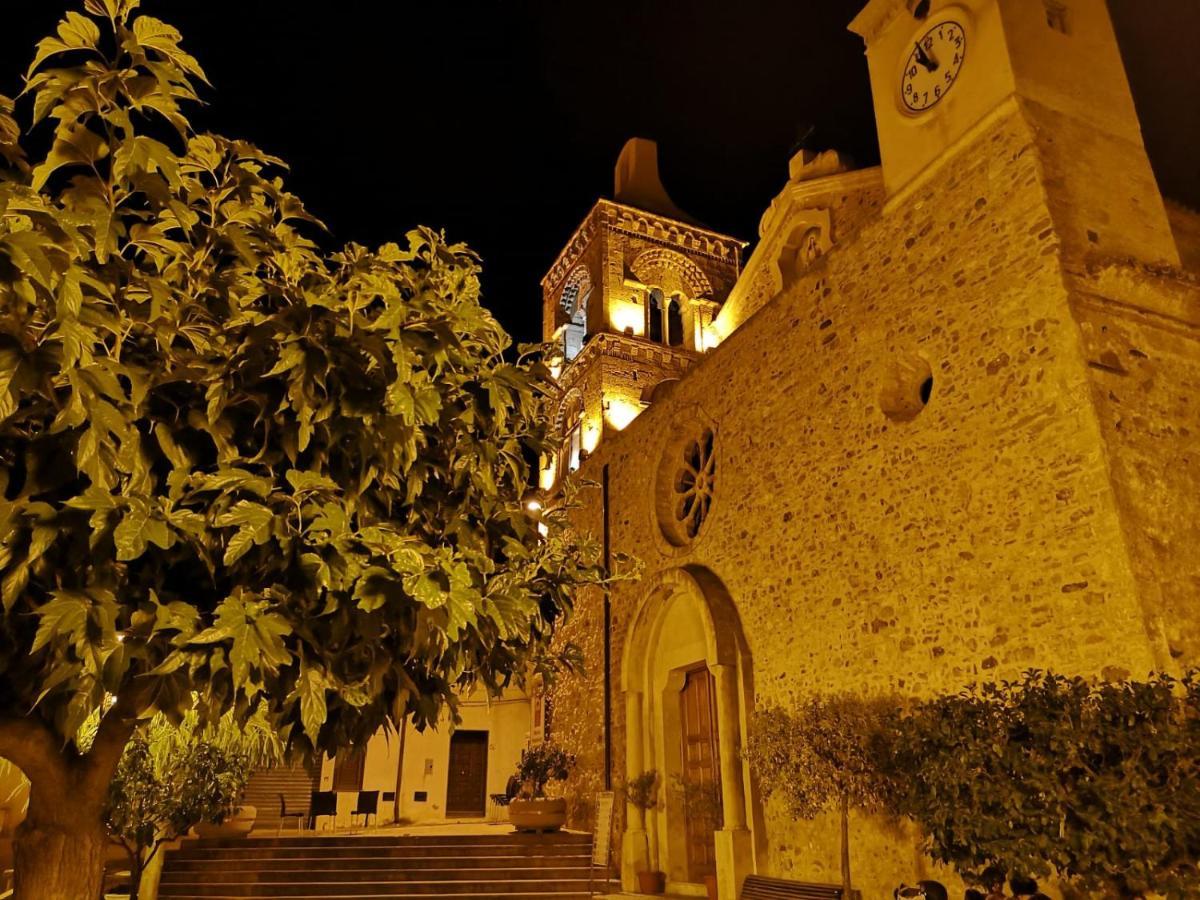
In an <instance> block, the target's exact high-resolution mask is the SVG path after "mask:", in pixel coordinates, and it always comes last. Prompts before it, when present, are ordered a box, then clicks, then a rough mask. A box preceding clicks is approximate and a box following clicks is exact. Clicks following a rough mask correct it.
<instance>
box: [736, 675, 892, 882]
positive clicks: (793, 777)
mask: <svg viewBox="0 0 1200 900" xmlns="http://www.w3.org/2000/svg"><path fill="white" fill-rule="evenodd" d="M895 710H896V702H895V701H894V700H888V699H878V700H874V699H862V698H858V697H850V696H838V695H834V696H827V697H814V698H812V699H811V700H810V701H808V702H807V703H806V704H804V705H803V706H800V707H799V708H798V709H797V710H796V711H795V712H789V711H787V710H783V709H779V708H767V709H762V710H758V711H756V712H755V713H754V717H753V719H752V721H751V727H750V733H749V735H748V737H749V741H748V742H747V747H746V757H747V759H748V760H749V762H750V767H751V769H752V770H753V772H754V775H755V777H756V778H757V780H758V784H759V788H760V789H761V791H762V793H763V796H765V797H770V796H771V795H772V794H778V795H779V796H780V797H781V798H782V799H783V800H784V802H785V803H786V806H787V810H788V812H789V813H790V814H791V815H793V816H795V817H796V818H797V819H814V818H816V817H817V816H818V815H820V814H821V813H823V812H827V811H829V810H831V809H832V810H836V811H837V812H838V813H839V819H840V824H841V829H840V830H841V841H840V843H841V854H840V855H841V870H842V890H843V896H845V897H850V896H853V894H852V893H851V883H850V809H851V808H855V809H861V810H864V811H867V812H874V811H879V810H882V809H884V808H886V804H887V800H888V796H889V794H888V791H889V785H888V781H887V778H886V777H885V775H884V773H883V769H882V767H881V765H880V762H881V759H882V757H883V754H884V751H883V738H882V735H883V732H884V723H885V722H886V721H888V719H889V716H892V715H893V714H894V713H895Z"/></svg>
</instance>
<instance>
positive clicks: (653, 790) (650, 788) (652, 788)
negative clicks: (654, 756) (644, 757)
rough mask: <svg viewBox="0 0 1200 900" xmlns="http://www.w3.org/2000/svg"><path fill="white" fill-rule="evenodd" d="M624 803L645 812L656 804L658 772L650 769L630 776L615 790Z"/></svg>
mask: <svg viewBox="0 0 1200 900" xmlns="http://www.w3.org/2000/svg"><path fill="white" fill-rule="evenodd" d="M617 792H618V793H619V794H620V795H621V796H622V797H623V798H624V799H625V802H626V803H629V804H632V805H633V806H634V807H636V808H637V809H640V810H641V811H642V812H645V811H646V810H648V809H654V808H655V807H656V806H658V772H657V770H655V769H650V770H648V771H645V772H641V773H639V774H637V775H635V776H634V777H633V778H630V779H629V781H628V782H626V783H625V784H624V785H622V786H621V787H620V788H619V789H618V791H617Z"/></svg>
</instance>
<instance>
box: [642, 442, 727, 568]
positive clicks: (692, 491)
mask: <svg viewBox="0 0 1200 900" xmlns="http://www.w3.org/2000/svg"><path fill="white" fill-rule="evenodd" d="M715 449H716V435H715V433H714V432H713V429H711V428H707V427H700V428H698V429H696V430H694V431H693V432H692V433H691V434H689V435H687V436H686V437H684V438H682V439H676V440H673V441H670V442H668V444H667V447H666V449H665V450H664V451H663V457H662V461H661V462H660V463H659V468H658V497H657V508H658V524H659V527H660V528H661V529H662V533H663V536H664V537H665V538H666V539H667V540H668V541H669V542H670V543H671V544H673V545H674V546H676V547H683V546H685V545H687V544H689V543H691V542H692V541H694V540H695V539H696V536H697V535H698V534H700V530H701V529H702V528H703V527H704V521H705V519H707V518H708V513H709V510H710V509H711V508H712V502H713V491H714V489H715V487H716V479H717V457H716V453H715Z"/></svg>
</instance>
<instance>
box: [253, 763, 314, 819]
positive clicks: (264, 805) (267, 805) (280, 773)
mask: <svg viewBox="0 0 1200 900" xmlns="http://www.w3.org/2000/svg"><path fill="white" fill-rule="evenodd" d="M320 780H321V779H320V767H319V766H312V767H307V766H276V767H274V768H270V769H256V770H255V771H254V772H253V773H252V774H251V775H250V780H249V782H247V784H246V792H245V794H243V795H242V803H243V804H246V805H249V806H253V807H254V808H255V809H256V810H257V811H258V815H257V816H256V817H255V819H254V827H255V828H259V829H268V828H274V827H275V826H276V825H278V824H279V795H280V794H283V795H284V797H285V798H287V805H288V809H308V803H309V798H310V797H311V795H312V792H313V791H315V790H316V789H317V788H318V787H319V786H320ZM289 822H290V824H291V825H292V827H293V828H294V827H295V825H296V820H295V819H290V820H289Z"/></svg>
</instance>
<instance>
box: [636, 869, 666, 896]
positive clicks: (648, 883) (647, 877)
mask: <svg viewBox="0 0 1200 900" xmlns="http://www.w3.org/2000/svg"><path fill="white" fill-rule="evenodd" d="M637 881H638V893H639V894H661V893H663V891H665V890H666V889H667V876H666V874H665V873H663V872H638V873H637Z"/></svg>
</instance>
